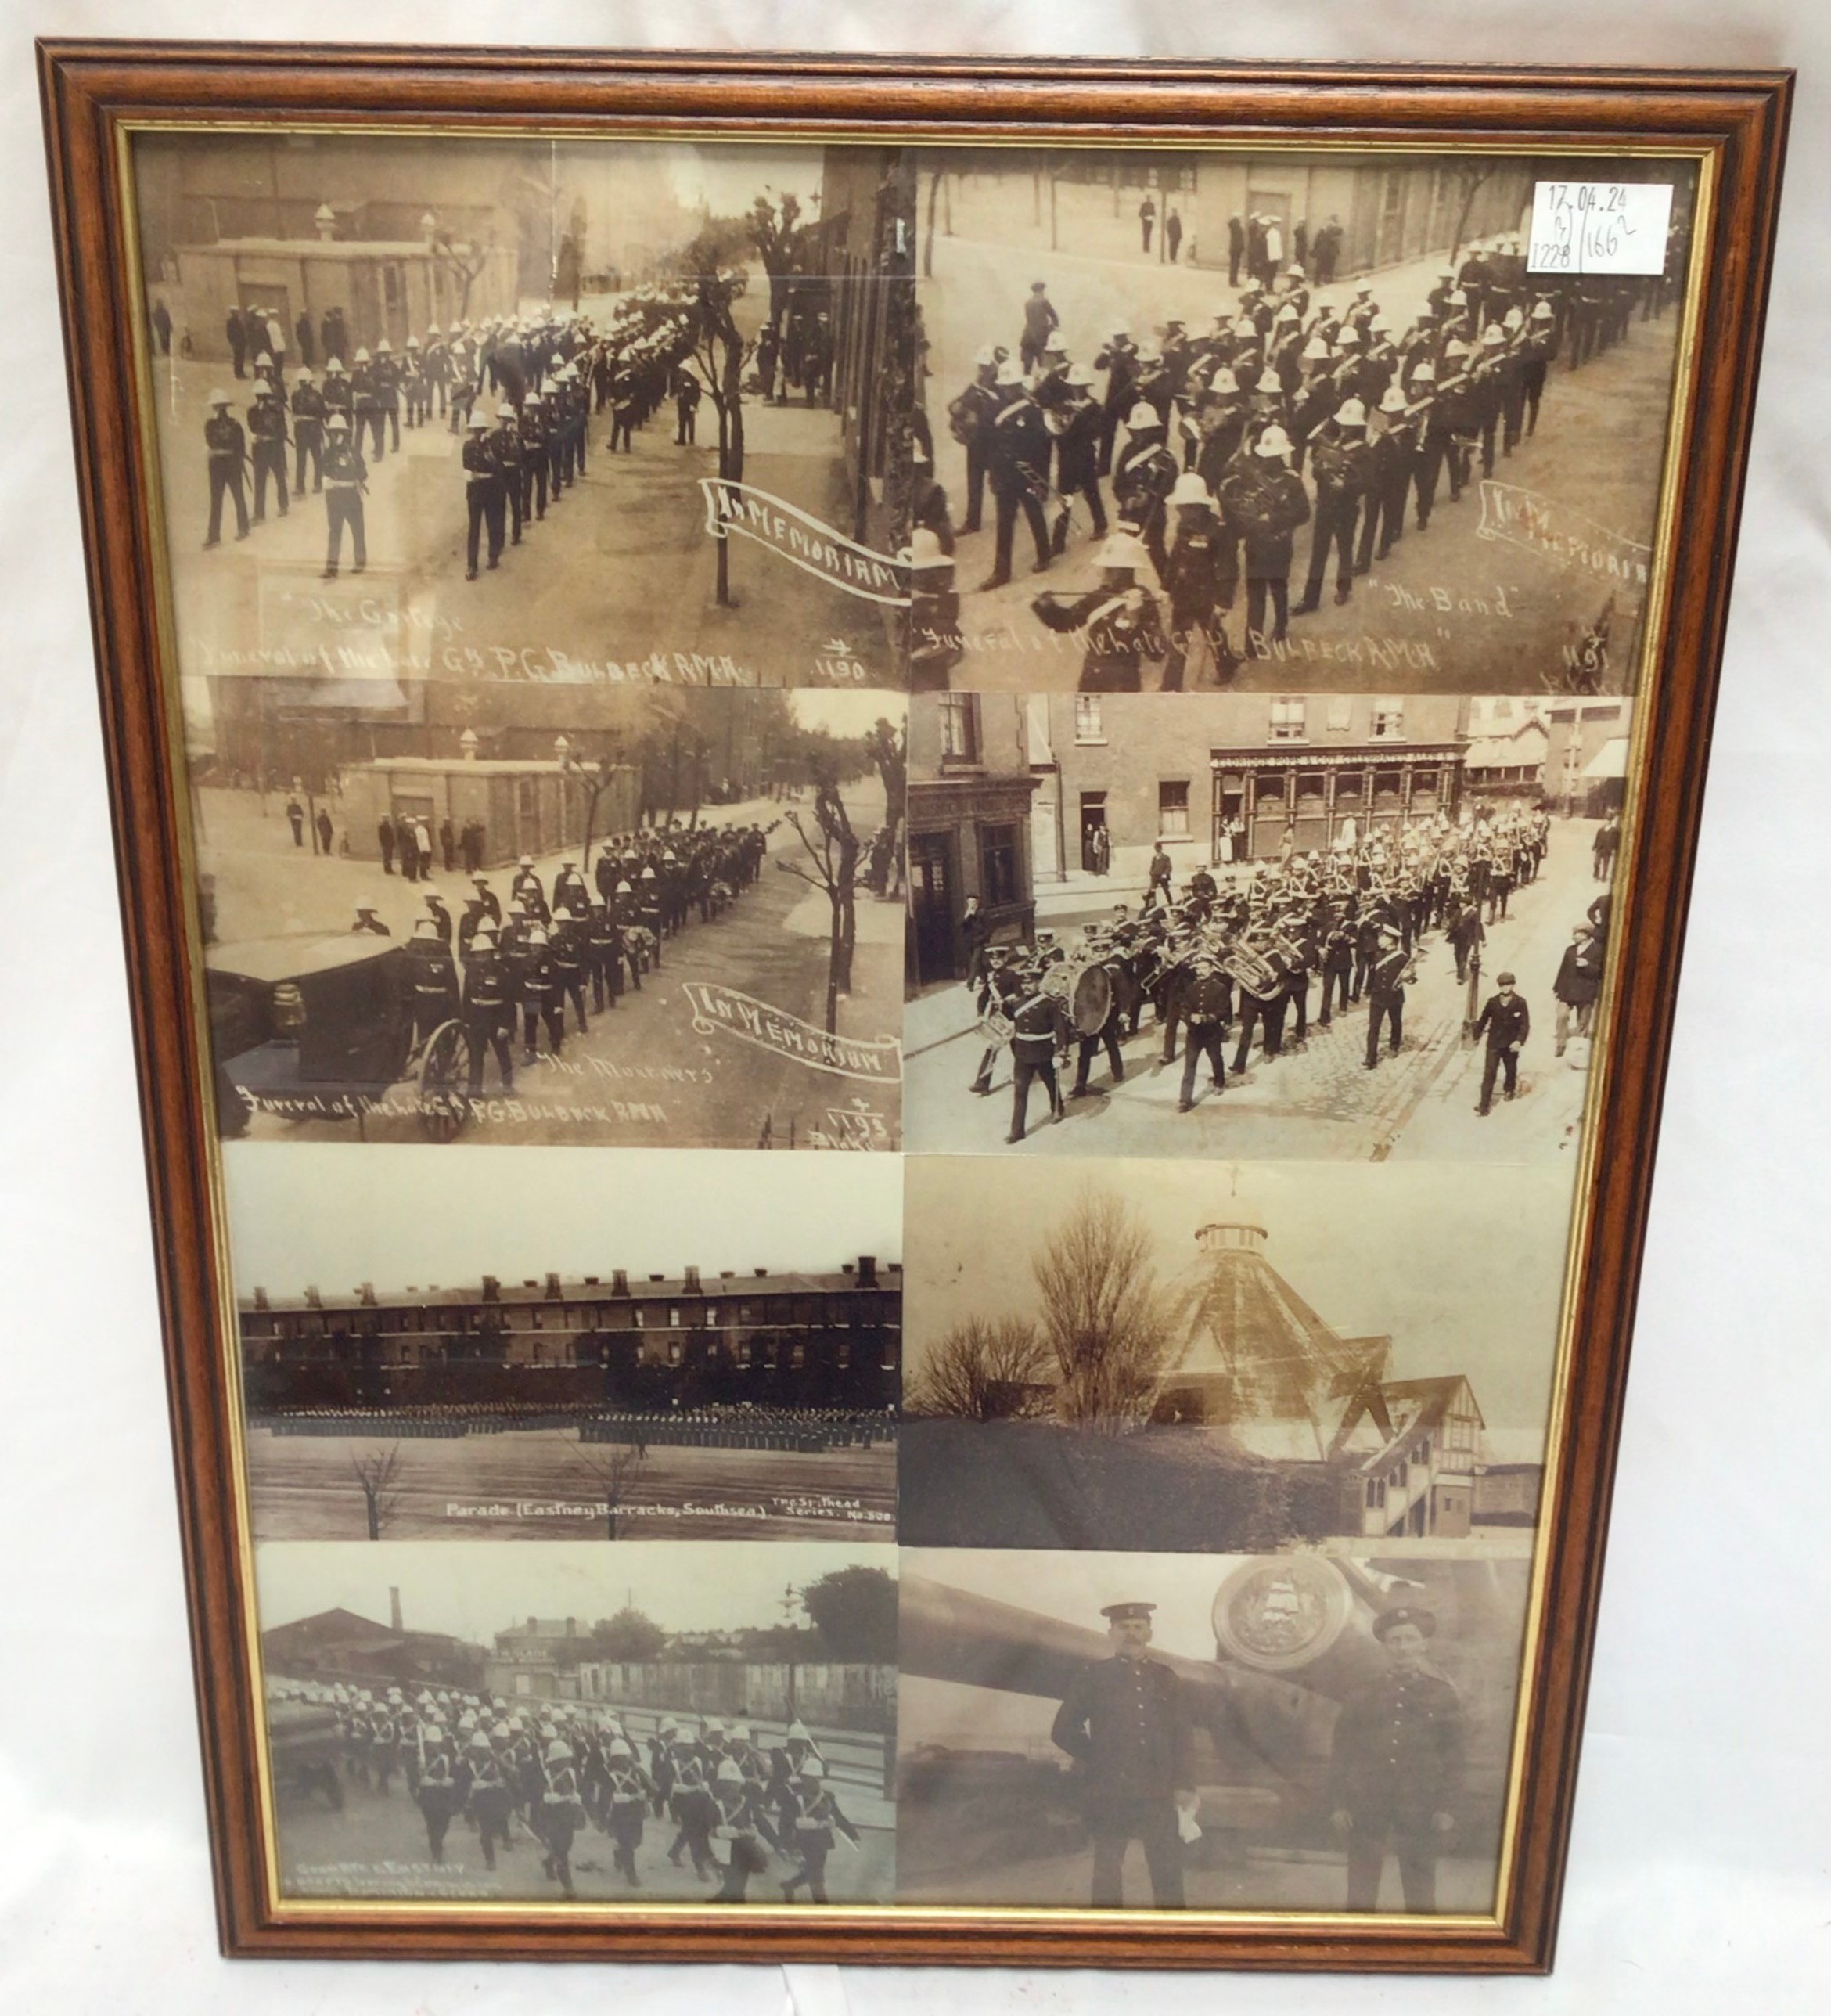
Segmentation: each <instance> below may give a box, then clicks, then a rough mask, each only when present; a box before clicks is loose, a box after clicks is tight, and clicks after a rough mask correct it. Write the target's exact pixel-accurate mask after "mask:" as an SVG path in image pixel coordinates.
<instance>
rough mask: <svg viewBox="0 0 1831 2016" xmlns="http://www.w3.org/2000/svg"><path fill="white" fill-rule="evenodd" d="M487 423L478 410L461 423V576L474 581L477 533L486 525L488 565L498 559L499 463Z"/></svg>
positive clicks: (500, 489) (499, 527) (499, 538)
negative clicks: (463, 516) (463, 512)
mask: <svg viewBox="0 0 1831 2016" xmlns="http://www.w3.org/2000/svg"><path fill="white" fill-rule="evenodd" d="M463 464H464V504H465V510H466V530H465V535H464V578H465V579H466V581H475V580H476V579H477V559H478V547H479V545H480V535H481V534H482V532H483V531H484V527H485V526H486V525H487V527H488V528H489V564H490V565H491V567H498V566H500V564H501V563H502V464H501V463H499V462H498V460H497V459H496V456H495V452H494V451H493V450H492V449H491V446H490V423H489V422H488V421H487V419H484V416H483V415H482V414H481V413H473V414H472V415H471V416H470V418H469V420H468V421H466V423H465V434H464V453H463Z"/></svg>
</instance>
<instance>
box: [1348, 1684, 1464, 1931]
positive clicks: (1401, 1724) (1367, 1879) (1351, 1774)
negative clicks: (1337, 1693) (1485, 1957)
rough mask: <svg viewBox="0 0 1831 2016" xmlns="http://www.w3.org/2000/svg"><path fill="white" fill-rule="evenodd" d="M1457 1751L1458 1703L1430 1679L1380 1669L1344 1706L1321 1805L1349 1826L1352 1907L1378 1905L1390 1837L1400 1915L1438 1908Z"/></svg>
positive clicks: (1458, 1774)
mask: <svg viewBox="0 0 1831 2016" xmlns="http://www.w3.org/2000/svg"><path fill="white" fill-rule="evenodd" d="M1462 1755H1463V1728H1462V1703H1461V1701H1459V1699H1458V1697H1457V1694H1456V1690H1455V1688H1454V1687H1451V1684H1450V1683H1449V1682H1448V1680H1446V1679H1441V1677H1440V1676H1437V1674H1435V1673H1432V1672H1413V1673H1384V1674H1382V1675H1381V1676H1380V1677H1379V1678H1378V1679H1375V1680H1372V1681H1369V1683H1367V1684H1366V1685H1365V1687H1362V1688H1360V1689H1359V1690H1358V1691H1357V1692H1355V1693H1354V1694H1351V1695H1350V1696H1349V1697H1348V1698H1347V1700H1346V1701H1344V1702H1343V1704H1342V1708H1341V1712H1340V1715H1338V1716H1337V1717H1336V1723H1335V1739H1334V1744H1333V1750H1332V1752H1331V1755H1330V1760H1329V1805H1330V1809H1331V1810H1332V1811H1333V1812H1336V1813H1346V1814H1347V1816H1348V1820H1349V1823H1350V1824H1349V1828H1348V1836H1347V1841H1348V1896H1347V1907H1348V1909H1349V1910H1351V1911H1372V1910H1377V1909H1378V1907H1379V1902H1380V1870H1381V1869H1382V1868H1383V1866H1384V1864H1385V1860H1386V1849H1387V1843H1388V1841H1390V1843H1391V1845H1392V1846H1393V1848H1394V1850H1395V1851H1396V1852H1397V1854H1398V1865H1399V1881H1400V1883H1401V1887H1402V1888H1403V1890H1404V1893H1405V1909H1406V1910H1408V1911H1416V1912H1430V1911H1434V1910H1436V1909H1437V1848H1438V1844H1439V1840H1440V1837H1439V1835H1438V1833H1437V1823H1436V1816H1437V1814H1439V1813H1453V1812H1454V1811H1455V1805H1456V1802H1457V1800H1458V1799H1459V1797H1460V1795H1461V1791H1462Z"/></svg>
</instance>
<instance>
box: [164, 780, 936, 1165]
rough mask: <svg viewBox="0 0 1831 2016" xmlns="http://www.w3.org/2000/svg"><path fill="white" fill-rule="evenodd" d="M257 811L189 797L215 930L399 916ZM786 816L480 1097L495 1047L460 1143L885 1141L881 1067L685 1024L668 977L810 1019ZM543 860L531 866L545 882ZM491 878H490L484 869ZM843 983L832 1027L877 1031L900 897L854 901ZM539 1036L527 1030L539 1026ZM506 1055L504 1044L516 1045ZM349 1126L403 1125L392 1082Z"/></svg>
mask: <svg viewBox="0 0 1831 2016" xmlns="http://www.w3.org/2000/svg"><path fill="white" fill-rule="evenodd" d="M797 809H799V810H800V811H801V812H803V814H804V815H805V812H806V808H805V806H801V807H798V808H797V806H795V805H754V806H739V807H731V808H714V809H713V810H712V811H711V812H710V813H709V814H708V815H707V816H708V817H709V818H710V819H713V820H714V821H718V820H719V819H722V818H725V817H732V818H738V819H740V820H742V821H743V822H744V823H747V822H748V820H749V819H751V818H754V819H756V820H757V823H760V824H764V825H767V824H768V822H769V820H770V819H772V818H775V817H778V816H780V815H782V814H784V813H786V812H793V811H796V810H797ZM847 809H848V812H849V813H850V815H851V818H852V820H853V823H854V827H855V829H856V830H858V832H859V833H861V834H862V835H869V833H871V832H872V831H873V830H875V829H876V827H877V826H879V825H880V824H881V823H882V821H883V787H882V786H881V785H880V784H879V783H876V781H875V780H865V781H862V782H861V783H859V784H858V785H857V786H856V787H853V788H852V789H851V790H848V792H847ZM202 854H203V864H202V865H203V866H204V867H205V868H207V869H209V870H210V871H211V872H212V873H214V875H215V877H216V878H217V901H218V938H219V940H220V941H221V942H222V943H223V944H224V945H232V944H233V943H234V941H236V939H238V938H244V937H258V936H266V935H269V934H275V933H278V932H281V931H287V932H291V931H300V932H307V931H340V930H343V929H344V928H345V927H347V924H348V923H349V920H350V919H351V916H352V915H353V914H354V906H355V905H356V904H357V903H358V902H366V903H369V904H372V905H373V906H374V907H375V908H376V911H377V913H378V914H379V915H380V917H381V920H382V921H383V923H387V924H389V925H390V928H391V929H392V930H393V931H394V932H395V933H396V934H397V935H401V934H405V932H406V931H408V930H410V929H411V927H412V919H413V918H414V916H415V915H417V914H419V913H420V910H421V905H422V898H423V896H424V895H425V893H426V891H425V890H424V889H423V887H420V886H419V884H412V883H407V882H404V881H403V880H401V878H400V877H398V876H387V875H384V874H383V873H382V872H381V868H380V863H379V862H364V861H358V860H354V859H345V858H343V857H341V856H332V857H329V858H328V859H326V858H322V857H315V856H313V855H311V854H310V853H308V851H305V850H304V849H303V848H294V847H293V844H292V841H291V835H290V830H289V828H288V826H287V824H286V819H285V818H284V816H283V801H276V800H275V799H274V798H273V797H272V794H269V797H268V814H267V815H266V816H262V815H261V812H260V809H259V802H258V800H257V797H256V795H255V794H254V793H252V792H247V791H238V792H212V793H210V794H207V797H206V803H205V806H204V813H203V848H202ZM806 858H807V857H806V855H805V852H804V849H803V848H802V846H801V843H800V840H799V839H798V838H797V836H796V834H795V833H794V831H793V828H792V827H791V826H789V825H788V824H787V823H786V819H784V822H783V823H782V824H781V825H779V826H778V827H777V829H776V830H775V833H772V835H771V836H770V854H769V858H768V860H767V861H766V862H764V866H763V869H762V870H761V873H760V874H759V876H758V877H757V881H756V883H755V884H754V885H753V887H751V888H750V889H749V890H747V891H745V893H744V894H743V895H741V896H740V897H739V898H737V900H736V902H735V903H733V904H732V905H731V906H730V907H729V908H728V909H727V910H726V911H725V913H724V914H723V916H720V917H718V918H717V919H715V920H714V921H713V922H712V923H700V922H699V921H698V920H697V917H695V919H694V920H693V921H692V923H689V925H688V927H687V928H686V930H685V932H684V933H683V934H682V935H681V936H680V937H678V938H671V939H669V940H668V941H667V943H666V944H665V945H664V948H663V951H662V959H663V963H662V966H661V967H660V970H659V971H658V972H656V971H651V972H650V973H649V974H646V976H645V977H644V978H643V981H642V991H641V992H639V993H636V992H625V993H624V996H623V999H622V1000H621V1002H620V1003H618V1005H617V1006H616V1007H615V1008H614V1009H613V1010H606V1012H605V1013H603V1015H601V1016H594V1017H592V1018H591V1021H590V1027H589V1029H588V1031H587V1033H586V1034H585V1035H584V1036H582V1037H581V1036H580V1035H578V1034H577V1025H576V1019H575V1018H574V1017H572V1015H571V1011H570V1010H568V1035H567V1042H566V1045H565V1047H564V1049H563V1052H562V1053H561V1054H560V1056H559V1057H558V1058H554V1057H549V1056H546V1055H545V1054H543V1055H542V1057H541V1059H540V1060H539V1061H538V1063H536V1064H533V1065H531V1066H523V1065H520V1064H517V1067H516V1075H515V1088H514V1095H513V1099H512V1100H508V1099H502V1098H500V1097H498V1096H497V1095H498V1089H499V1088H498V1078H497V1072H496V1066H495V1060H494V1059H493V1058H492V1059H491V1060H490V1061H489V1064H488V1067H487V1071H486V1074H485V1077H484V1094H485V1097H484V1103H483V1104H482V1105H481V1106H480V1107H477V1108H473V1119H472V1124H470V1125H467V1126H466V1128H465V1129H463V1131H462V1132H461V1133H460V1134H459V1136H458V1139H459V1140H460V1141H472V1142H474V1141H487V1142H490V1143H495V1144H498V1145H500V1144H503V1143H520V1142H540V1141H558V1142H570V1143H575V1144H577V1143H608V1144H612V1145H617V1146H636V1145H642V1144H652V1145H659V1146H665V1147H742V1148H750V1147H757V1146H758V1145H759V1143H760V1142H761V1139H762V1137H763V1134H764V1126H765V1124H766V1123H767V1125H768V1131H769V1140H770V1144H771V1145H772V1146H775V1147H819V1146H827V1145H830V1146H834V1147H871V1148H880V1149H883V1148H890V1147H894V1146H896V1145H897V1141H898V1136H899V1134H900V1131H901V1111H900V1099H899V1094H898V1087H897V1085H896V1084H895V1083H894V1054H893V1057H892V1060H891V1061H892V1066H893V1077H892V1080H891V1081H890V1082H873V1081H871V1080H866V1079H861V1078H852V1077H847V1076H844V1075H840V1074H839V1073H837V1072H836V1071H830V1070H828V1069H825V1068H822V1067H816V1066H815V1065H813V1064H808V1063H806V1062H804V1061H803V1060H801V1059H800V1058H799V1057H793V1056H790V1055H787V1054H785V1053H783V1052H782V1051H781V1050H780V1049H776V1048H773V1047H770V1046H768V1045H767V1044H760V1043H757V1042H751V1041H748V1040H746V1039H743V1037H741V1036H739V1035H737V1034H735V1033H733V1032H732V1030H731V1029H730V1028H728V1027H726V1026H725V1025H722V1024H718V1025H710V1024H709V1025H708V1027H707V1029H706V1030H705V1031H699V1030H697V1029H696V1028H695V1026H694V1024H695V1017H694V1012H693V1009H692V1003H691V1002H690V1001H689V999H688V996H687V995H686V993H685V983H687V982H689V981H692V982H699V983H702V984H704V985H710V986H714V987H720V988H733V989H736V991H737V992H739V993H740V994H742V995H746V996H747V997H749V998H750V999H751V1000H753V1001H754V1002H757V1003H765V1004H767V1005H768V1006H769V1007H770V1008H772V1009H775V1010H780V1011H782V1012H783V1013H786V1015H789V1016H791V1017H797V1018H798V1019H799V1020H800V1021H803V1022H807V1023H811V1024H815V1026H816V1027H822V1026H824V1023H825V1017H826V981H827V969H828V953H827V931H828V927H829V916H830V911H829V906H828V905H827V902H826V898H825V896H824V895H821V894H820V893H818V891H811V890H810V889H809V888H808V885H807V884H806V883H804V882H803V881H802V880H800V879H799V878H798V877H796V876H794V875H793V874H790V873H786V872H785V871H784V870H783V869H782V868H781V867H780V866H779V864H780V863H782V862H796V861H803V862H804V861H805V859H806ZM558 862H559V856H558V855H553V856H549V857H547V858H546V859H544V860H543V861H542V862H540V863H539V864H538V865H539V866H540V868H541V873H542V877H543V880H545V884H546V886H547V887H549V888H551V887H552V879H553V869H555V868H556V866H557V864H558ZM495 879H496V880H498V882H499V883H503V884H505V882H506V878H505V877H502V876H498V877H496V878H495ZM461 882H462V878H461V877H456V876H449V875H448V876H445V877H442V878H437V879H435V880H434V881H433V884H430V887H433V888H434V889H437V890H439V891H441V893H442V894H444V896H445V899H446V901H447V902H448V904H449V905H450V906H451V909H452V910H453V912H454V914H455V913H456V912H457V911H458V910H459V909H460V908H461V907H462V905H461V904H460V903H459V898H458V891H459V887H460V885H461ZM902 937H903V931H902V906H901V904H900V903H888V902H886V903H879V902H873V901H872V899H871V898H869V897H868V896H867V897H865V898H862V900H861V902H860V903H859V905H858V947H857V950H856V953H855V956H854V963H853V971H852V979H853V988H852V992H851V994H850V995H847V997H845V998H844V999H842V1000H841V1002H840V1012H839V1033H840V1035H843V1036H845V1037H847V1038H851V1039H857V1040H858V1041H859V1042H883V1041H884V1040H886V1039H890V1040H894V1039H895V1038H896V1036H897V1035H898V1031H899V1028H900V1008H899V996H900V994H901V984H902V983H901V968H902V952H901V946H902ZM541 1040H542V1042H543V1045H544V1044H545V1036H544V1035H543V1037H542V1039H541ZM519 1049H520V1045H519V1043H517V1044H516V1051H517V1053H519ZM364 1135H365V1138H366V1139H370V1140H377V1141H415V1140H418V1139H420V1138H421V1135H420V1129H419V1121H418V1119H417V1118H416V1117H415V1110H414V1099H413V1096H412V1088H411V1086H410V1085H405V1086H403V1087H402V1088H401V1089H400V1090H399V1092H398V1093H397V1096H396V1097H395V1098H394V1099H393V1100H390V1102H389V1103H388V1105H387V1107H384V1108H383V1109H381V1110H378V1111H374V1112H372V1113H371V1114H369V1116H368V1117H367V1118H366V1119H365V1122H364ZM249 1138H250V1139H256V1140H325V1141H344V1140H348V1139H351V1138H353V1129H352V1127H351V1124H350V1123H349V1122H347V1121H330V1120H305V1121H296V1120H292V1119H288V1118H282V1117H280V1116H279V1115H278V1114H271V1113H268V1114H257V1116H256V1118H255V1119H254V1122H253V1123H252V1125H251V1127H250V1135H249Z"/></svg>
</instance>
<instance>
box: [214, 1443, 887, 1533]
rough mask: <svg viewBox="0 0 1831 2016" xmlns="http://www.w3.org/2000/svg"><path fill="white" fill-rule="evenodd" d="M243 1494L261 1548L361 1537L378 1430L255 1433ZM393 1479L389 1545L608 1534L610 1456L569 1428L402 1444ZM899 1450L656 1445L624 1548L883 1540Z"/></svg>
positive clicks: (629, 1500) (634, 1497) (624, 1523)
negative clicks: (814, 1451)
mask: <svg viewBox="0 0 1831 2016" xmlns="http://www.w3.org/2000/svg"><path fill="white" fill-rule="evenodd" d="M247 1443H248V1488H249V1495H250V1501H251V1503H252V1506H253V1510H254V1537H255V1539H257V1540H361V1539H366V1538H367V1536H368V1528H367V1525H366V1524H365V1514H364V1510H363V1499H362V1491H361V1489H360V1487H359V1486H358V1483H357V1481H356V1477H355V1473H354V1470H353V1468H352V1467H351V1465H352V1460H353V1459H354V1457H355V1456H357V1455H358V1454H359V1453H362V1452H363V1451H365V1450H369V1451H372V1450H374V1449H377V1448H379V1447H384V1446H387V1445H388V1438H387V1435H386V1434H385V1433H378V1434H376V1435H367V1436H356V1437H344V1436H330V1435H275V1434H274V1433H273V1432H272V1430H271V1429H268V1428H263V1427H254V1428H251V1429H250V1431H249V1435H248V1438H247ZM392 1446H393V1447H394V1449H397V1451H398V1453H399V1459H400V1462H399V1468H398V1471H397V1474H396V1475H395V1477H394V1480H393V1483H392V1486H391V1489H392V1492H393V1493H394V1497H395V1499H396V1500H397V1503H396V1509H395V1510H394V1514H393V1516H392V1517H390V1519H389V1521H388V1523H387V1532H386V1535H385V1537H386V1538H387V1539H390V1540H426V1539H435V1540H483V1539H488V1540H513V1539H523V1540H590V1539H603V1538H604V1537H605V1521H604V1517H603V1510H602V1509H601V1508H602V1506H603V1496H604V1482H603V1474H602V1471H601V1469H600V1467H599V1466H600V1465H601V1464H602V1463H603V1460H605V1457H606V1454H607V1453H608V1452H607V1450H606V1449H605V1448H603V1447H599V1446H598V1445H589V1444H585V1445H581V1442H580V1441H579V1439H578V1437H577V1434H576V1433H574V1432H573V1431H570V1430H565V1429H558V1428H554V1429H538V1430H534V1429H530V1430H523V1431H515V1432H510V1433H505V1434H502V1435H466V1436H464V1437H462V1438H454V1439H451V1440H430V1439H428V1440H418V1439H409V1440H405V1441H401V1442H395V1443H394V1444H393V1445H392ZM896 1500H897V1456H896V1450H895V1448H894V1445H883V1446H880V1447H878V1448H876V1449H832V1450H828V1451H826V1452H825V1453H822V1454H820V1455H818V1456H812V1455H802V1454H800V1453H797V1452H794V1451H793V1450H787V1449H676V1448H669V1447H666V1446H664V1445H660V1444H656V1445H654V1446H653V1447H652V1448H651V1449H649V1453H648V1456H647V1457H646V1460H644V1461H643V1462H642V1464H641V1465H640V1466H639V1468H638V1469H637V1470H636V1471H635V1473H634V1474H633V1475H632V1476H631V1477H630V1478H628V1480H627V1481H626V1482H625V1483H624V1486H623V1490H622V1496H621V1499H620V1503H619V1507H618V1512H617V1535H616V1537H617V1539H620V1540H626V1539H636V1540H660V1539H676V1540H727V1539H746V1540H831V1541H840V1540H848V1541H852V1540H862V1541H866V1542H869V1541H874V1540H887V1539H890V1537H891V1535H893V1534H894V1531H895V1525H896Z"/></svg>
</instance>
